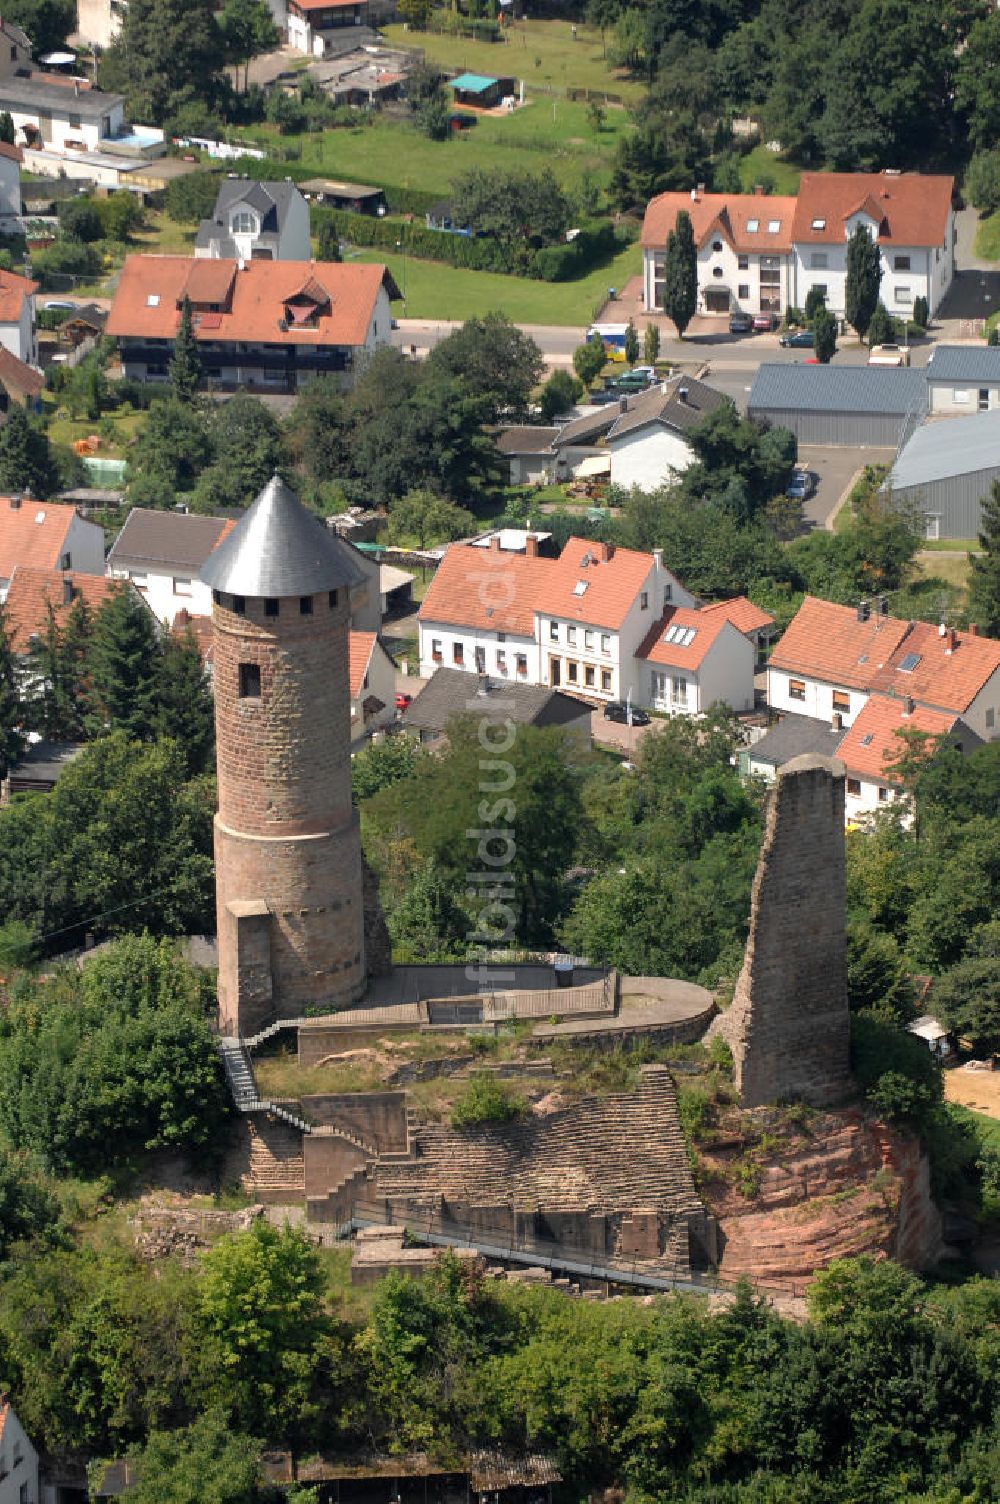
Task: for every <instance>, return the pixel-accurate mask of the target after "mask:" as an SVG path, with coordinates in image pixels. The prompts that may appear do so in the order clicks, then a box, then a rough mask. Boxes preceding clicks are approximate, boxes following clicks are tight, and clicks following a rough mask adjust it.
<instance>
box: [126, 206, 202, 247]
mask: <svg viewBox="0 0 1000 1504" xmlns="http://www.w3.org/2000/svg"><path fill="white" fill-rule="evenodd" d="M194 237H195V231H194V228H193V226H190V225H179V224H178V223H177V221H176V220H173V219H170V218H169V217H168V216H167V214H166V213H164V211H163V210H162V209H147V210H146V213H145V221H144V223H143V227H142V229H141V230H138V231H137V232H136V233H135V235H133V237H132V240H131V241H130V243H129V247H128V249H129V251H130V252H132V251H141V252H142V253H143V254H144V255H147V256H148V255H154V254H155V255H160V256H190V254H191V248H192V246H193V245H194Z"/></svg>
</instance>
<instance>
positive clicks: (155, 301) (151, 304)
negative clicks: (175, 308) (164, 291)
mask: <svg viewBox="0 0 1000 1504" xmlns="http://www.w3.org/2000/svg"><path fill="white" fill-rule="evenodd" d="M159 306H160V294H159V293H158V292H151V293H149V294H148V296H147V298H146V307H147V308H159Z"/></svg>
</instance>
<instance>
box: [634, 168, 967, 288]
mask: <svg viewBox="0 0 1000 1504" xmlns="http://www.w3.org/2000/svg"><path fill="white" fill-rule="evenodd" d="M953 192H954V180H953V179H952V178H950V177H944V176H932V175H922V174H919V173H897V172H882V173H862V172H856V173H836V172H833V173H803V175H802V178H801V180H800V183H799V192H798V195H797V196H796V197H795V198H779V197H774V196H770V195H763V194H713V193H704V192H703V191H702V190H701V189H694V190H692V192H691V193H690V194H683V193H663V194H660V195H658V196H657V197H656V198H654V199H652V200H651V201H650V203H649V205H648V207H647V209H646V215H645V219H644V222H643V230H642V247H643V293H644V300H645V304H646V307H647V308H649V309H654V308H662V307H663V287H664V275H665V265H666V244H667V236H668V234H669V233H670V231H671V230H673V228H674V226H675V224H676V220H677V214H678V213H679V212H680V211H681V210H684V211H685V212H686V213H687V214H688V215H689V216H690V219H691V224H692V229H693V231H694V238H695V244H696V246H697V249H698V311H699V312H700V313H704V314H712V313H718V314H728V313H731V312H735V311H740V312H745V313H751V314H757V313H762V314H763V313H776V314H781V313H783V312H784V311H785V309H786V308H788V307H799V308H801V307H803V306H804V304H805V301H806V298H807V296H808V294H809V291H810V289H811V288H813V287H819V288H821V289H823V292H824V297H825V299H826V305H827V307H828V308H829V309H830V311H831V312H832V313H835V314H836V315H838V316H841V317H842V316H843V314H844V311H845V280H846V272H847V242H848V240H849V239H850V236H851V234H852V233H853V232H854V230H855V229H856V228H857V227H858V226H859V225H861V226H863V227H864V228H865V229H866V230H867V231H868V233H869V235H870V236H871V237H872V239H873V240H874V241H876V242H877V243H878V246H879V249H880V252H881V269H882V282H881V287H880V296H881V298H882V301H883V303H884V304H885V306H886V308H887V309H888V310H889V312H890V313H892V314H895V315H897V316H899V317H905V316H908V315H911V314H912V311H913V305H914V302H915V301H916V299H917V298H918V297H924V298H926V299H927V303H928V307H929V311H930V313H931V314H933V313H934V312H935V310H936V309H937V308H938V307H939V305H940V303H941V300H942V298H943V297H944V295H945V293H946V292H947V291H948V288H949V287H950V286H951V282H952V278H953V276H954V270H955V250H954V248H955V216H954V210H953V208H952V196H953Z"/></svg>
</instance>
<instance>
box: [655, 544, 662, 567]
mask: <svg viewBox="0 0 1000 1504" xmlns="http://www.w3.org/2000/svg"><path fill="white" fill-rule="evenodd" d="M653 563H654V564H655V565H656V567H657V569H662V568H663V549H662V548H654V549H653Z"/></svg>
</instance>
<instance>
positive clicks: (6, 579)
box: [0, 496, 104, 602]
mask: <svg viewBox="0 0 1000 1504" xmlns="http://www.w3.org/2000/svg"><path fill="white" fill-rule="evenodd" d="M19 564H21V565H24V566H26V567H34V568H39V569H57V570H73V571H75V572H76V573H77V574H98V575H102V574H103V573H104V529H103V528H100V527H98V525H97V523H96V522H88V521H87V520H86V519H85V518H83V517H81V516H80V514H79V512H78V511H77V510H76V508H75V507H70V506H64V505H61V504H60V503H58V502H53V501H35V500H34V499H33V498H32V497H30V496H6V497H0V602H2V601H3V600H4V598H5V596H6V594H7V587H8V585H9V584H10V581H11V577H12V576H13V573H14V570H15V569H16V568H17V566H18V565H19Z"/></svg>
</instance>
